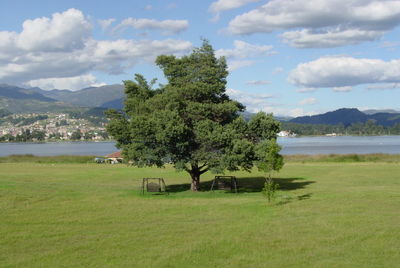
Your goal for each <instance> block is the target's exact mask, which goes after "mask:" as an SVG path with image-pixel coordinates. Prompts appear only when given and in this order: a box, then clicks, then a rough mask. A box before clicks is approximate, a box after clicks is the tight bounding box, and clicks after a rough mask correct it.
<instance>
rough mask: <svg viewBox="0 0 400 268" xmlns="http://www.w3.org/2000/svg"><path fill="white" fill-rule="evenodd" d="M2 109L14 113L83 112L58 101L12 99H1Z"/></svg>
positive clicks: (0, 107) (78, 108) (0, 106)
mask: <svg viewBox="0 0 400 268" xmlns="http://www.w3.org/2000/svg"><path fill="white" fill-rule="evenodd" d="M0 109H5V110H8V111H10V112H12V113H46V112H54V113H63V112H66V111H76V110H81V109H82V108H80V107H77V106H75V105H72V104H67V103H63V102H58V101H39V100H35V99H12V98H4V97H0Z"/></svg>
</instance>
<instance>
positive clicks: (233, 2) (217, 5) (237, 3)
mask: <svg viewBox="0 0 400 268" xmlns="http://www.w3.org/2000/svg"><path fill="white" fill-rule="evenodd" d="M259 1H260V0H218V1H215V2H213V3H211V5H210V7H209V8H208V10H209V11H210V12H213V13H218V12H222V11H226V10H230V9H235V8H239V7H241V6H244V5H247V4H250V3H255V2H259Z"/></svg>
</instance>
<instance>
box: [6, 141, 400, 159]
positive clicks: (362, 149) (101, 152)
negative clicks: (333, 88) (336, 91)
mask: <svg viewBox="0 0 400 268" xmlns="http://www.w3.org/2000/svg"><path fill="white" fill-rule="evenodd" d="M115 144H116V143H115V141H63V142H41V143H37V142H26V143H25V142H24V143H21V142H18V143H0V156H8V155H27V154H32V155H37V156H56V155H95V156H105V155H108V154H110V153H113V152H116V151H118V150H119V149H118V148H116V147H115ZM278 144H279V145H280V146H282V150H281V154H282V155H330V154H340V155H346V154H400V138H399V136H303V137H278Z"/></svg>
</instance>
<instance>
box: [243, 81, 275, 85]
mask: <svg viewBox="0 0 400 268" xmlns="http://www.w3.org/2000/svg"><path fill="white" fill-rule="evenodd" d="M246 84H247V85H251V86H262V85H268V84H271V82H270V81H268V80H251V81H247V82H246Z"/></svg>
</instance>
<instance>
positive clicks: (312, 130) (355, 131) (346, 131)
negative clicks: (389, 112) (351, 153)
mask: <svg viewBox="0 0 400 268" xmlns="http://www.w3.org/2000/svg"><path fill="white" fill-rule="evenodd" d="M281 129H282V130H285V131H289V132H291V133H296V134H297V135H300V136H310V135H326V134H331V133H336V134H338V135H359V136H367V135H400V123H397V124H395V125H393V126H382V125H378V124H376V122H375V121H374V120H368V121H367V122H365V123H353V124H350V125H348V126H345V125H343V124H338V125H327V124H324V125H323V124H299V123H292V122H281Z"/></svg>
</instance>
